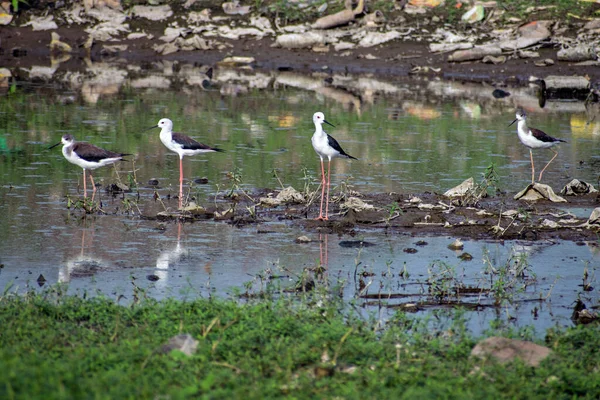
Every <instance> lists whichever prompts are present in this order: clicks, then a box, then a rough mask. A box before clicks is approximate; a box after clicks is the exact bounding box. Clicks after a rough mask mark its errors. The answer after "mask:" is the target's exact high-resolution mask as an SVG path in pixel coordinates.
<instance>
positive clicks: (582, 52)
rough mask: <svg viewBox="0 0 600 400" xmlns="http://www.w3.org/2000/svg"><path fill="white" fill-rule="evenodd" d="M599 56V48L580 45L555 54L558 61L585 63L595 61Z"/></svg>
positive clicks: (563, 49) (590, 45)
mask: <svg viewBox="0 0 600 400" xmlns="http://www.w3.org/2000/svg"><path fill="white" fill-rule="evenodd" d="M599 55H600V46H597V45H596V46H594V45H592V44H580V45H578V46H574V47H569V48H562V49H560V50H559V51H558V52H557V53H556V58H557V59H558V60H559V61H587V60H595V59H597V58H598V56H599Z"/></svg>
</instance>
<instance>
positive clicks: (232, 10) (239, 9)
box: [222, 0, 252, 15]
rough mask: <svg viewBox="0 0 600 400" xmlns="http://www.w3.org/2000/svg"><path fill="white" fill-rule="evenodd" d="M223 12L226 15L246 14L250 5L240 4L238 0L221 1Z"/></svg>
mask: <svg viewBox="0 0 600 400" xmlns="http://www.w3.org/2000/svg"><path fill="white" fill-rule="evenodd" d="M222 7H223V12H224V13H225V14H228V15H246V14H248V13H249V12H250V9H251V8H252V6H242V5H240V2H239V1H237V0H236V1H229V2H226V3H223V5H222Z"/></svg>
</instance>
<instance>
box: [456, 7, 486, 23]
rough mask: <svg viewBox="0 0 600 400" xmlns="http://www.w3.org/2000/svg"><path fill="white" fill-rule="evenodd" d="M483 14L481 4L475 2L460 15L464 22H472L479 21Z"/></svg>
mask: <svg viewBox="0 0 600 400" xmlns="http://www.w3.org/2000/svg"><path fill="white" fill-rule="evenodd" d="M484 15H485V10H484V8H483V6H482V5H481V4H477V5H476V6H473V8H471V9H470V10H469V11H467V12H466V13H464V14H463V16H462V17H461V19H462V20H463V21H464V22H467V23H469V24H472V23H474V22H479V21H481V20H482V19H483V17H484Z"/></svg>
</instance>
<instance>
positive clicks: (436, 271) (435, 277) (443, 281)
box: [427, 261, 463, 303]
mask: <svg viewBox="0 0 600 400" xmlns="http://www.w3.org/2000/svg"><path fill="white" fill-rule="evenodd" d="M427 275H428V277H427V284H428V285H429V294H430V295H431V296H432V297H433V298H434V299H436V300H437V301H438V302H440V303H448V302H452V301H458V300H459V298H458V295H459V293H460V288H461V287H462V286H463V285H462V283H461V282H460V281H459V279H458V275H457V273H456V268H455V267H454V266H452V265H450V264H447V263H445V262H442V261H435V262H433V263H432V264H431V265H430V266H429V268H427Z"/></svg>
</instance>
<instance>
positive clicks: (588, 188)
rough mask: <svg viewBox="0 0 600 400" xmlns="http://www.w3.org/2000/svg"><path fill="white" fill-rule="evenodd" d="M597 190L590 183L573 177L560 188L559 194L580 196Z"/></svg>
mask: <svg viewBox="0 0 600 400" xmlns="http://www.w3.org/2000/svg"><path fill="white" fill-rule="evenodd" d="M597 191H598V190H597V189H596V188H594V186H593V185H592V184H590V183H587V182H584V181H580V180H579V179H573V180H572V181H571V182H569V183H567V184H566V185H565V187H564V188H562V189H561V191H560V194H562V195H565V196H580V195H583V194H590V193H596V192H597Z"/></svg>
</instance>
